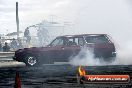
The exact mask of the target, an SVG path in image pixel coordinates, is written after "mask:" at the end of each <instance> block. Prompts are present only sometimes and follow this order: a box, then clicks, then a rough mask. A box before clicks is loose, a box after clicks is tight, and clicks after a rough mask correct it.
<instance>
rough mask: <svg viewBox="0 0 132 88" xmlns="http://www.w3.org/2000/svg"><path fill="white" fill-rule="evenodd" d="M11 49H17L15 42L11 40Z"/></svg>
mask: <svg viewBox="0 0 132 88" xmlns="http://www.w3.org/2000/svg"><path fill="white" fill-rule="evenodd" d="M11 48H13V50H16V49H17V41H16V40H15V39H14V38H13V40H12V42H11Z"/></svg>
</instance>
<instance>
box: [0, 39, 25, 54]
mask: <svg viewBox="0 0 132 88" xmlns="http://www.w3.org/2000/svg"><path fill="white" fill-rule="evenodd" d="M20 48H23V45H22V42H21V40H19V39H18V40H16V39H15V38H13V39H12V41H11V42H10V43H7V42H5V43H4V45H3V44H2V43H1V42H0V51H1V52H9V51H15V50H17V49H20Z"/></svg>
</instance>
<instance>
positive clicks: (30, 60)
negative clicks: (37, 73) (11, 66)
mask: <svg viewBox="0 0 132 88" xmlns="http://www.w3.org/2000/svg"><path fill="white" fill-rule="evenodd" d="M24 62H25V64H26V65H27V66H37V65H38V64H39V62H38V59H37V57H36V56H34V55H27V56H26V57H25V58H24Z"/></svg>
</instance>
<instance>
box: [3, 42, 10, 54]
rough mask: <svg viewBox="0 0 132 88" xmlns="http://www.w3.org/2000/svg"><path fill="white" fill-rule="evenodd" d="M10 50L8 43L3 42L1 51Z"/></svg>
mask: <svg viewBox="0 0 132 88" xmlns="http://www.w3.org/2000/svg"><path fill="white" fill-rule="evenodd" d="M9 51H10V46H9V45H8V43H7V42H5V45H4V46H3V52H9Z"/></svg>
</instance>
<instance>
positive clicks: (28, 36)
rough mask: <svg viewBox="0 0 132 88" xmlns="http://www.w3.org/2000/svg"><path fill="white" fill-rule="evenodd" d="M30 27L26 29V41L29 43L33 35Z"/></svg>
mask: <svg viewBox="0 0 132 88" xmlns="http://www.w3.org/2000/svg"><path fill="white" fill-rule="evenodd" d="M28 29H29V28H28V27H27V28H26V29H25V32H24V37H26V42H27V43H30V40H31V36H30V32H29V30H28Z"/></svg>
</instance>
